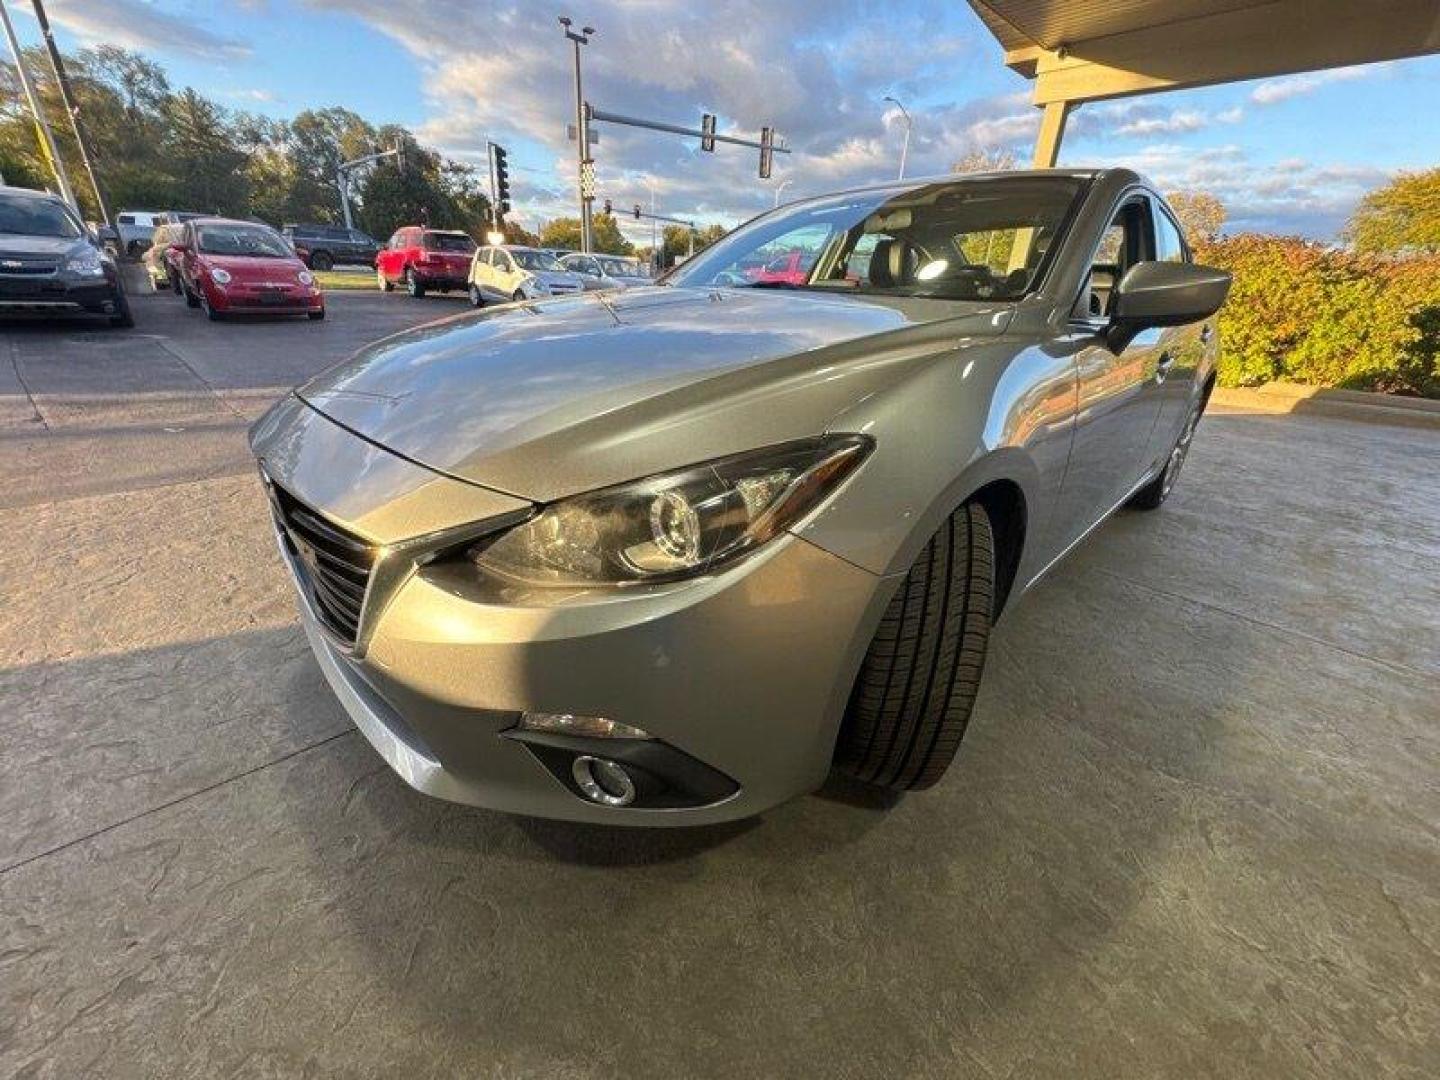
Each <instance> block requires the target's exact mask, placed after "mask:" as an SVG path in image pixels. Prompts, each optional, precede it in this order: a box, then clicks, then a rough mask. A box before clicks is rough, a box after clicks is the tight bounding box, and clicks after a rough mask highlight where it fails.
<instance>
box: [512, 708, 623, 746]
mask: <svg viewBox="0 0 1440 1080" xmlns="http://www.w3.org/2000/svg"><path fill="white" fill-rule="evenodd" d="M520 730H521V731H548V732H551V733H553V734H556V735H581V736H584V737H586V738H590V739H648V738H650V733H649V732H647V731H642V730H641V729H640V728H638V727H631V726H630V725H629V724H621V723H617V722H616V721H614V720H606V719H605V718H604V717H603V716H575V715H573V714H571V713H548V712H527V713H525V714H524V715H522V716H521V717H520Z"/></svg>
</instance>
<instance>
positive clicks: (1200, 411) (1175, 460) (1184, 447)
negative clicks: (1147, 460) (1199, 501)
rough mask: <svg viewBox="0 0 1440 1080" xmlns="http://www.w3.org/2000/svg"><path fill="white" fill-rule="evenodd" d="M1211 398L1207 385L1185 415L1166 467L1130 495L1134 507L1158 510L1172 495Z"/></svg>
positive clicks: (1136, 508)
mask: <svg viewBox="0 0 1440 1080" xmlns="http://www.w3.org/2000/svg"><path fill="white" fill-rule="evenodd" d="M1209 400H1210V388H1209V387H1206V388H1205V391H1204V393H1202V394H1201V395H1200V397H1199V398H1198V399H1197V400H1196V401H1195V404H1194V405H1192V406H1190V414H1189V415H1188V416H1186V417H1185V426H1184V427H1183V428H1181V429H1180V435H1179V437H1178V438H1177V439H1176V440H1175V446H1174V448H1173V449H1172V450H1171V451H1170V456H1169V457H1168V458H1167V459H1166V461H1165V468H1163V469H1161V470H1160V475H1159V476H1157V477H1155V479H1154V480H1151V481H1150V482H1149V483H1148V484H1146V485H1145V486H1144V487H1143V488H1141V489H1140V490H1139V491H1137V492H1136V493H1135V494H1134V495H1131V496H1130V503H1129V505H1130V506H1131V507H1132V508H1133V509H1135V510H1158V509H1160V507H1161V506H1162V505H1164V503H1165V500H1166V499H1168V498H1169V497H1170V492H1172V491H1174V490H1175V481H1176V480H1178V479H1179V478H1180V470H1181V469H1182V468H1184V466H1185V459H1186V458H1187V457H1188V456H1189V454H1190V443H1191V442H1192V441H1193V440H1194V438H1195V428H1196V426H1197V425H1198V424H1199V423H1200V417H1202V416H1203V415H1205V405H1206V403H1207V402H1209Z"/></svg>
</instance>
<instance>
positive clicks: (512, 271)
mask: <svg viewBox="0 0 1440 1080" xmlns="http://www.w3.org/2000/svg"><path fill="white" fill-rule="evenodd" d="M469 285H470V303H471V304H473V305H474V306H475V307H481V306H482V305H484V304H486V303H489V302H491V301H497V302H499V303H502V304H503V303H505V302H507V301H511V300H534V299H535V298H536V297H540V296H567V295H570V296H573V295H575V294H577V293H579V292H581V291H583V289H584V284H583V282H582V281H581V279H580V276H579V275H578V274H573V273H571V272H570V271H568V270H566V269H565V268H564V267H562V266H561V265H560V264H559V263H558V262H556V260H555V256H554V255H551V254H550V253H549V252H548V251H541V250H540V249H539V248H532V247H520V246H518V245H515V244H505V245H499V246H497V245H490V246H486V247H482V248H478V249H477V250H476V252H475V258H474V260H473V261H472V262H471V263H470V282H469Z"/></svg>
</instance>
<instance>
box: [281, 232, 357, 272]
mask: <svg viewBox="0 0 1440 1080" xmlns="http://www.w3.org/2000/svg"><path fill="white" fill-rule="evenodd" d="M280 232H281V234H282V235H283V236H284V237H285V239H287V240H289V241H290V243H291V244H292V245H293V246H294V247H295V249H296V251H297V252H298V253H302V254H301V257H302V258H303V259H304V260H305V265H306V266H308V267H310V269H312V270H329V269H330V268H331V267H334V266H347V265H348V266H374V265H375V256H376V255H378V254H380V242H379V241H378V240H376V239H375V238H374V237H373V236H370V235H369V234H367V233H363V232H361V231H360V230H359V229H346V228H343V227H340V226H336V225H286V226H285V227H284V228H283V229H281V230H280Z"/></svg>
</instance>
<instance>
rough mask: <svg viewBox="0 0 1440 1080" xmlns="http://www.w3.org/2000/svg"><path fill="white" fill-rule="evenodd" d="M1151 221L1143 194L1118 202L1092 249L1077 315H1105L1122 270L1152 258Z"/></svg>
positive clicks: (1095, 317) (1152, 231) (1107, 312)
mask: <svg viewBox="0 0 1440 1080" xmlns="http://www.w3.org/2000/svg"><path fill="white" fill-rule="evenodd" d="M1153 221H1154V219H1153V216H1152V212H1151V208H1150V200H1149V199H1147V198H1145V197H1144V196H1140V195H1136V196H1132V197H1131V198H1129V199H1126V200H1125V202H1123V203H1122V204H1121V205H1120V208H1119V209H1118V210H1117V211H1116V212H1115V216H1114V218H1112V219H1111V221H1110V224H1109V226H1108V227H1107V228H1106V229H1105V232H1104V234H1103V235H1102V236H1101V239H1100V246H1099V247H1098V248H1097V249H1096V251H1095V259H1094V262H1093V263H1092V265H1091V267H1090V281H1089V284H1088V287H1087V288H1086V290H1085V295H1084V296H1083V297H1082V298H1081V305H1082V309H1081V311H1079V312H1077V314H1078V315H1079V316H1080V317H1082V318H1084V317H1088V318H1092V319H1099V318H1104V317H1106V316H1108V315H1109V314H1110V305H1111V300H1112V298H1113V296H1114V292H1115V286H1116V285H1118V284H1119V283H1120V279H1121V278H1123V277H1124V276H1125V272H1126V271H1127V270H1129V269H1130V267H1132V266H1134V265H1135V264H1136V263H1137V262H1144V261H1146V260H1147V259H1153V258H1154V257H1155V233H1154V225H1153Z"/></svg>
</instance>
